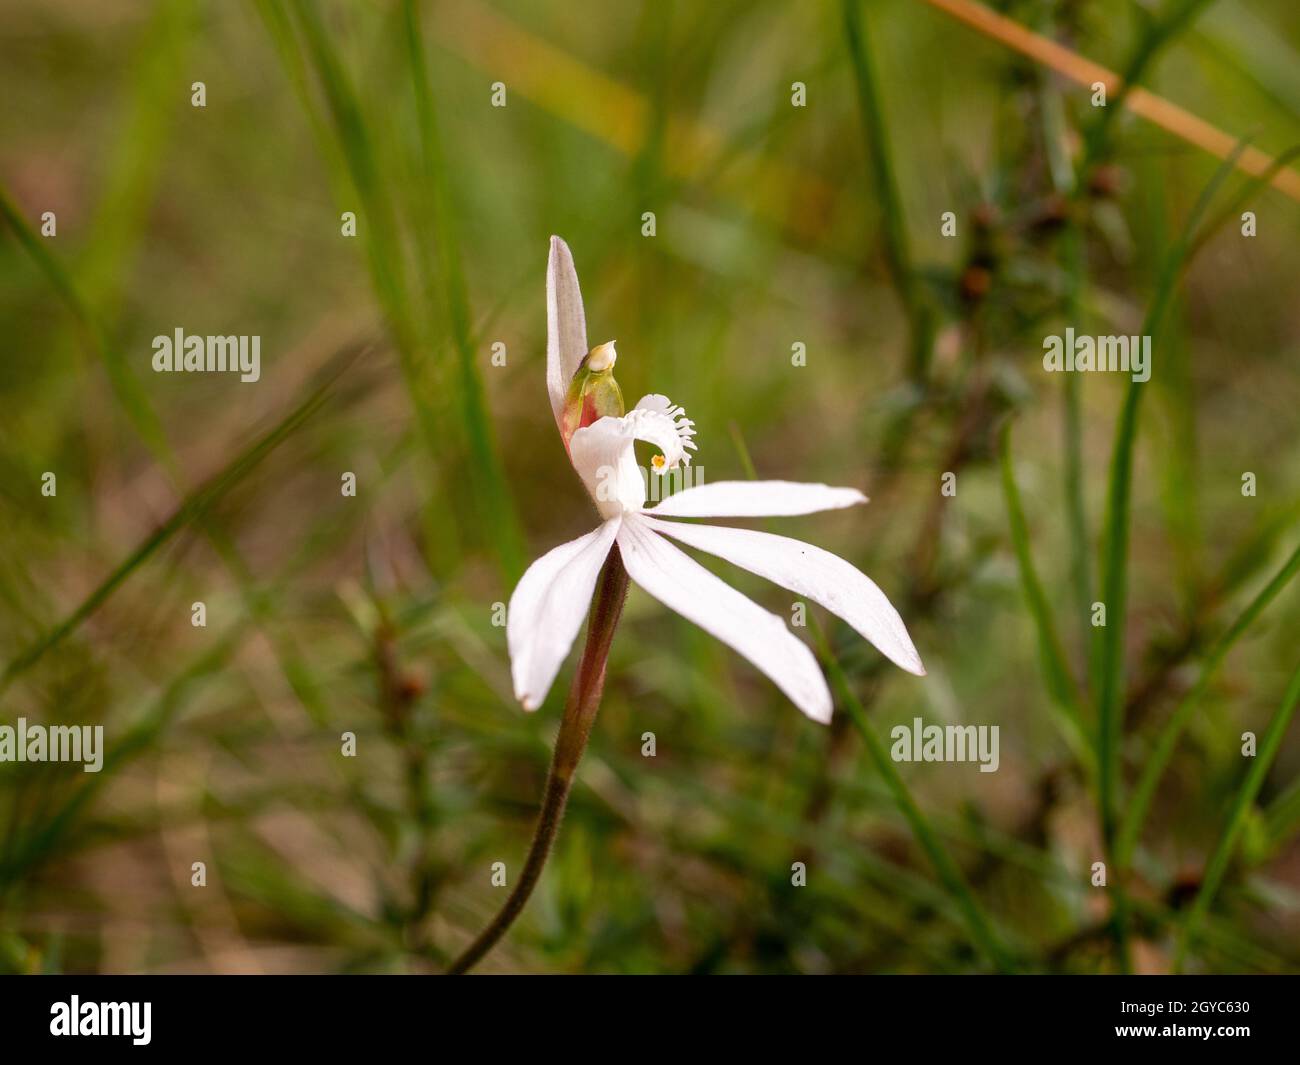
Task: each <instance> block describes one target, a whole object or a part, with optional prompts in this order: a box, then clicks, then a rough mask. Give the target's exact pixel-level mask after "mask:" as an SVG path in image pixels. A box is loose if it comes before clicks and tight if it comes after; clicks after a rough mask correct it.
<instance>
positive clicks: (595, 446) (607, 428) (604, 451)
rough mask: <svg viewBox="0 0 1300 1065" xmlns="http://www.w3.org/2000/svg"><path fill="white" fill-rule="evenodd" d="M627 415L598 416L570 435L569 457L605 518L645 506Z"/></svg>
mask: <svg viewBox="0 0 1300 1065" xmlns="http://www.w3.org/2000/svg"><path fill="white" fill-rule="evenodd" d="M634 439H635V437H634V436H633V435H632V433H631V432H630V431H629V427H628V424H627V420H626V418H614V417H605V418H598V419H597V420H596V421H594V422H592V423H591V424H590V425H588V426H584V427H583V428H581V429H579V430H578V431H577V432H576V433H574V434H573V436H571V437H570V438H569V457H570V458H571V459H572V460H573V468H574V469H575V470H577V471H578V476H579V477H581V478H582V483H583V484H584V485H586V486H587V491H588V492H589V493H590V494H591V498H592V500H593V501H594V502H595V504H596V509H597V510H599V511H600V513H601V516H602V517H604V518H612V517H614V516H616V515H618V514H622V513H623V512H624V511H635V510H640V509H641V508H642V507H643V506H645V482H644V481H643V480H642V479H641V470H640V467H638V466H637V464H636V452H635V450H634V448H633V446H632V441H633V440H634Z"/></svg>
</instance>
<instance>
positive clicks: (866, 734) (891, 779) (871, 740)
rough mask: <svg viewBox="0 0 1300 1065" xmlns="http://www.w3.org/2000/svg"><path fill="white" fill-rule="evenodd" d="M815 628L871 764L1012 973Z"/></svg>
mask: <svg viewBox="0 0 1300 1065" xmlns="http://www.w3.org/2000/svg"><path fill="white" fill-rule="evenodd" d="M812 627H813V628H814V630H815V632H816V634H817V639H818V642H819V643H820V645H821V650H822V658H823V660H824V661H825V664H826V668H827V671H828V672H829V673H830V676H831V681H832V682H833V683H834V684H835V686H836V688H838V689H839V692H840V698H841V699H842V700H843V701H844V705H845V706H846V707H847V708H848V711H849V717H850V718H851V719H852V721H853V725H854V727H855V728H856V729H857V730H858V732H859V734H860V735H861V736H862V739H863V741H864V742H865V743H866V746H867V753H868V754H869V755H870V756H871V761H872V762H873V763H874V764H875V767H876V770H877V772H879V773H880V776H881V778H882V779H883V780H884V782H885V786H886V787H887V788H888V789H889V792H890V794H891V795H892V796H893V799H894V802H895V804H896V805H897V806H898V809H899V811H900V812H901V813H902V815H903V816H904V818H906V819H907V823H908V825H909V827H910V828H911V829H912V833H913V834H914V835H915V836H916V839H917V842H918V843H920V845H921V848H922V849H923V850H924V851H925V853H926V856H927V857H928V858H929V859H930V862H931V864H932V865H933V866H934V868H935V872H937V873H938V874H939V879H940V880H941V881H942V882H943V885H944V887H945V888H946V889H947V890H948V893H949V894H950V895H951V896H952V898H953V901H954V902H955V903H956V905H957V908H958V910H959V911H960V912H961V915H962V917H963V919H964V920H965V922H966V927H967V930H968V931H969V932H970V936H971V939H972V940H973V941H974V942H975V944H976V945H977V946H978V947H979V949H980V950H981V951H982V952H983V953H984V954H985V955H986V956H987V957H988V959H989V960H990V961H992V962H993V964H994V966H995V967H996V968H997V969H998V970H1000V971H1002V972H1010V971H1011V970H1012V969H1013V968H1014V967H1015V966H1014V960H1013V958H1012V956H1011V954H1010V953H1009V952H1008V950H1007V948H1006V947H1005V946H1003V945H1002V942H1001V941H1000V940H999V938H998V937H997V935H996V934H995V933H994V931H993V926H992V925H991V923H990V922H989V919H988V917H986V916H985V914H984V911H983V910H981V909H980V906H979V903H978V902H976V901H975V896H974V895H973V894H971V890H970V886H969V885H968V884H967V883H966V880H965V878H964V877H963V876H962V874H961V870H960V869H959V868H958V867H957V863H956V862H954V861H953V860H952V856H951V855H950V854H949V853H948V851H947V850H946V849H945V848H944V846H943V843H942V842H941V841H940V840H939V837H938V835H937V834H936V833H935V831H934V829H933V828H931V827H930V822H929V821H928V820H927V819H926V816H925V814H923V813H922V812H921V808H920V807H919V806H917V804H916V800H915V799H913V798H912V793H911V792H910V791H908V788H907V785H906V784H905V783H904V782H903V778H902V777H901V776H900V775H899V773H898V769H897V768H896V767H895V766H894V762H893V760H892V759H891V758H890V757H889V752H888V751H887V750H886V749H885V745H884V743H883V742H882V741H881V739H880V737H879V736H877V735H876V730H875V729H874V728H872V727H871V721H870V720H869V719H868V718H867V712H866V710H865V709H864V707H863V706H862V703H861V702H860V701H859V699H858V697H857V696H856V695H855V694H854V692H853V689H852V687H851V686H850V685H849V682H848V678H847V677H846V676H845V675H844V670H843V669H841V668H840V664H839V661H838V659H836V657H835V654H834V652H833V651H832V650H831V647H830V644H829V642H828V641H827V639H826V635H825V633H824V632H823V631H822V629H821V626H820V625H818V624H817V623H816V622H815V621H814V622H813V626H812Z"/></svg>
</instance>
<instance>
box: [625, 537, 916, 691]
mask: <svg viewBox="0 0 1300 1065" xmlns="http://www.w3.org/2000/svg"><path fill="white" fill-rule="evenodd" d="M643 521H644V522H645V524H647V525H649V526H650V527H651V528H654V529H658V530H659V531H660V532H662V533H666V534H667V535H668V536H671V537H673V538H674V539H677V540H680V541H681V542H682V543H684V544H689V545H690V546H691V547H697V548H699V549H700V550H701V551H707V552H709V554H711V555H717V556H718V557H719V558H725V559H726V560H727V561H728V562H730V563H732V564H733V565H736V566H740V567H741V568H743V569H747V570H749V571H750V572H751V573H757V574H758V575H759V576H760V577H766V578H767V579H768V580H769V581H773V582H775V583H776V584H779V585H781V587H782V588H789V589H790V590H791V591H792V592H795V593H797V594H799V595H803V596H807V597H808V598H809V599H811V600H813V602H815V603H820V604H821V605H822V606H824V607H825V608H826V609H827V610H829V611H830V612H831V613H832V614H835V615H837V616H839V617H842V618H843V619H844V620H845V621H847V622H848V623H849V624H850V625H852V626H853V628H854V629H856V630H857V631H858V632H860V633H861V634H862V635H863V636H864V637H866V639H868V640H869V641H870V642H871V643H873V644H875V645H876V647H878V648H879V649H880V652H881V653H882V654H883V655H884V656H885V657H886V658H888V659H889V660H890V661H891V662H893V663H894V664H895V665H897V666H901V667H902V668H903V669H905V670H907V671H908V672H909V673H915V674H916V675H917V676H922V677H923V676H925V667H924V666H923V665H922V664H921V656H920V655H918V654H917V653H916V648H915V647H914V646H912V639H911V637H910V636H908V635H907V628H906V626H905V625H904V624H903V619H902V618H900V617H899V616H898V611H897V610H895V609H894V607H893V604H891V603H890V601H889V600H888V599H887V598H885V593H884V592H882V591H881V590H880V589H879V588H878V587H876V584H875V582H874V581H872V580H871V578H870V577H868V576H867V575H866V574H865V573H862V572H861V571H860V570H858V569H857V568H856V567H854V566H853V565H851V564H850V563H848V562H845V561H844V559H842V558H840V557H839V556H838V555H833V554H831V553H830V552H829V551H824V550H822V548H820V547H814V546H813V545H812V544H805V543H803V542H802V541H801V540H793V539H791V538H790V537H788V536H774V535H773V534H772V533H765V532H757V531H756V530H753V529H726V528H722V527H720V526H717V525H687V524H684V523H681V522H673V521H655V520H654V519H653V518H651V517H650V516H649V515H646V516H645V517H644V518H643Z"/></svg>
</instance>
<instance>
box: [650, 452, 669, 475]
mask: <svg viewBox="0 0 1300 1065" xmlns="http://www.w3.org/2000/svg"><path fill="white" fill-rule="evenodd" d="M650 465H652V466H653V467H654V468H655V470H656V471H662V470H663V468H664V467H665V466H666V465H668V460H667V459H666V458H664V457H663V456H662V455H656V456H655V457H654V458H652V459H651V460H650Z"/></svg>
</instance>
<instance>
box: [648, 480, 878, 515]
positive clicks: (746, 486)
mask: <svg viewBox="0 0 1300 1065" xmlns="http://www.w3.org/2000/svg"><path fill="white" fill-rule="evenodd" d="M866 501H867V497H866V496H864V495H863V494H862V493H861V492H859V491H858V490H857V489H856V488H832V487H831V486H830V485H825V484H801V483H799V482H797V481H715V482H714V483H712V484H702V485H699V486H697V487H695V488H688V489H686V490H685V491H684V492H678V493H677V494H676V495H671V496H669V497H668V498H667V499H665V500H664V501H663V502H662V503H660V504H659V505H658V506H657V507H655V508H654V510H652V511H649V513H651V514H658V515H662V516H664V517H670V518H777V517H787V516H789V515H792V514H813V513H816V512H817V511H819V510H840V509H841V508H843V507H852V506H856V505H857V504H859V503H865V502H866Z"/></svg>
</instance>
